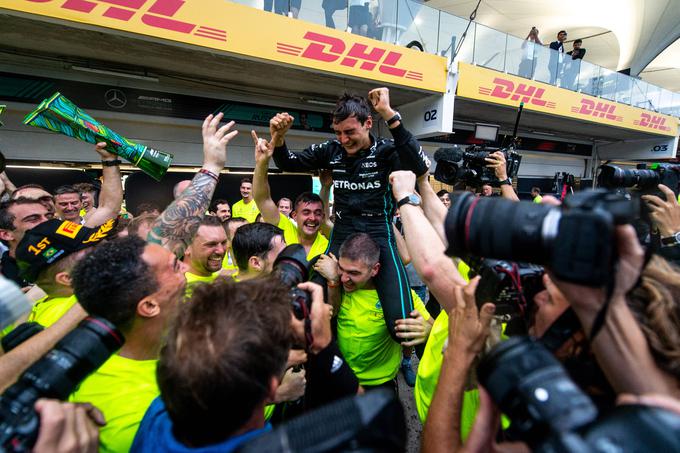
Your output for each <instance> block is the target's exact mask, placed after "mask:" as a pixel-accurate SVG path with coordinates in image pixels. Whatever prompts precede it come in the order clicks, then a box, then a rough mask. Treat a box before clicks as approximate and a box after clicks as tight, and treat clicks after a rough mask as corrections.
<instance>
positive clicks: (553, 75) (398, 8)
mask: <svg viewBox="0 0 680 453" xmlns="http://www.w3.org/2000/svg"><path fill="white" fill-rule="evenodd" d="M233 1H234V2H235V3H240V4H243V5H247V6H251V7H253V8H258V9H264V10H266V11H271V12H273V13H277V14H282V15H286V16H289V17H292V18H296V19H299V20H303V21H307V22H313V23H315V24H320V25H324V26H326V27H330V28H335V29H338V30H343V31H347V32H350V33H354V34H358V35H362V36H367V37H369V38H374V39H378V40H381V41H384V42H389V43H392V44H398V45H401V46H407V45H408V46H409V47H414V46H416V47H421V48H422V49H423V51H425V52H428V53H433V54H437V55H442V56H451V55H452V54H453V52H455V51H457V53H456V58H457V59H458V60H459V61H464V62H466V63H472V64H475V65H478V66H483V67H485V68H489V69H494V70H496V71H501V72H506V73H508V74H513V75H517V76H520V77H524V78H527V79H532V80H536V81H539V82H545V83H549V84H551V85H555V86H558V87H561V88H565V89H568V90H573V91H577V92H580V93H585V94H589V95H592V96H598V97H602V98H604V99H608V100H611V101H616V102H619V103H622V104H626V105H632V106H634V107H639V108H643V109H646V110H651V111H654V112H659V113H665V114H668V115H673V116H676V117H680V93H674V92H672V91H669V90H666V89H664V88H661V87H658V86H656V85H653V84H650V83H647V82H645V81H643V80H640V79H637V78H635V77H630V76H627V75H625V74H621V73H618V72H615V71H611V70H609V69H606V68H603V67H601V66H598V65H595V64H592V63H590V62H588V61H584V60H581V59H572V58H571V55H567V54H566V53H559V52H557V51H555V50H553V49H550V48H548V47H547V46H539V45H535V44H533V43H531V42H529V41H526V40H524V39H521V38H518V37H516V36H511V35H508V34H507V33H503V32H501V31H498V30H495V29H493V28H490V27H486V26H484V25H482V24H478V23H474V22H473V23H471V24H469V26H468V20H467V19H463V18H461V17H458V16H454V15H453V14H449V13H445V12H444V11H440V10H437V9H434V8H431V7H429V6H426V5H423V4H422V3H420V2H417V1H413V0H368V1H365V0H233ZM466 29H467V33H466V37H465V39H464V40H463V43H462V45H461V38H462V36H463V33H464V32H465V30H466Z"/></svg>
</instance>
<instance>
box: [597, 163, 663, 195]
mask: <svg viewBox="0 0 680 453" xmlns="http://www.w3.org/2000/svg"><path fill="white" fill-rule="evenodd" d="M660 182H661V178H660V175H659V173H657V172H656V171H654V170H646V169H642V170H624V169H622V168H620V167H617V166H615V165H602V166H601V167H600V174H599V175H598V177H597V185H598V187H604V188H606V189H617V188H624V187H637V188H638V189H640V190H648V189H656V186H657V185H658V184H659V183H660Z"/></svg>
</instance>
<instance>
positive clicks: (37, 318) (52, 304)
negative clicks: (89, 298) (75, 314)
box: [27, 296, 78, 327]
mask: <svg viewBox="0 0 680 453" xmlns="http://www.w3.org/2000/svg"><path fill="white" fill-rule="evenodd" d="M77 302H78V301H77V300H76V296H68V297H49V296H45V297H43V298H42V299H38V300H37V301H36V303H35V305H33V309H32V310H31V314H30V315H28V320H27V321H32V322H37V323H38V324H40V325H41V326H43V327H49V326H51V325H52V324H54V323H55V322H57V321H58V320H59V318H61V317H62V316H64V315H65V314H66V312H67V311H69V310H70V309H71V307H73V305H74V304H75V303H77Z"/></svg>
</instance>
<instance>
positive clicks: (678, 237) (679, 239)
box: [661, 231, 680, 245]
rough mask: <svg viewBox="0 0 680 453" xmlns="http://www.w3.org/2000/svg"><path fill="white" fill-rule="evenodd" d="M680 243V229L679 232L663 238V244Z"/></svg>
mask: <svg viewBox="0 0 680 453" xmlns="http://www.w3.org/2000/svg"><path fill="white" fill-rule="evenodd" d="M679 244H680V231H678V232H677V233H675V234H673V235H671V236H667V237H665V238H661V245H679Z"/></svg>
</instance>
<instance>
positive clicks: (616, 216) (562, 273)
mask: <svg viewBox="0 0 680 453" xmlns="http://www.w3.org/2000/svg"><path fill="white" fill-rule="evenodd" d="M638 213H639V204H636V203H632V202H631V201H630V200H627V199H626V198H625V197H624V196H622V195H620V194H617V193H613V192H609V191H606V190H604V189H597V190H592V191H585V192H578V193H576V194H573V195H571V196H569V197H567V198H566V199H565V201H564V203H563V204H562V206H561V207H560V208H557V207H551V206H547V205H543V204H536V203H531V202H525V201H522V202H513V201H509V200H506V199H503V198H491V197H489V198H485V197H475V195H474V194H472V193H469V192H463V193H454V195H453V196H452V200H451V208H450V209H449V212H448V214H447V217H446V221H445V224H444V230H445V232H446V238H447V240H448V243H449V246H448V249H447V251H446V253H447V254H448V255H450V256H466V255H468V254H470V255H476V256H480V257H484V258H494V259H500V260H509V261H516V262H526V263H533V264H539V265H542V266H547V267H549V268H550V270H551V271H552V272H554V274H555V275H556V276H557V278H559V279H561V280H565V281H568V282H572V283H577V284H581V285H585V286H591V287H600V286H603V285H604V284H605V283H607V282H608V280H609V278H610V276H611V268H612V266H613V264H614V263H615V261H616V257H615V248H614V242H615V241H614V229H615V226H616V225H622V224H627V223H631V222H632V221H633V220H634V219H635V218H637V216H638Z"/></svg>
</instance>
